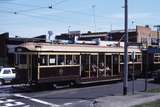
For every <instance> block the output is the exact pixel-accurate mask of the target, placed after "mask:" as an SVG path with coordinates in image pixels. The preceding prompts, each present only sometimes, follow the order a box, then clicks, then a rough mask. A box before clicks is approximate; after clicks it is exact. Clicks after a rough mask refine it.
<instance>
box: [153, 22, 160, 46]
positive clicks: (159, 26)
mask: <svg viewBox="0 0 160 107" xmlns="http://www.w3.org/2000/svg"><path fill="white" fill-rule="evenodd" d="M154 27H156V28H157V42H158V48H159V42H160V40H159V39H160V38H159V31H160V25H155V26H154Z"/></svg>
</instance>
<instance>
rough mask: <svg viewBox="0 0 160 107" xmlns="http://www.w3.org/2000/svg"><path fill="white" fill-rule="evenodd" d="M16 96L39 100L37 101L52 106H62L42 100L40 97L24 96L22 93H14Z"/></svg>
mask: <svg viewBox="0 0 160 107" xmlns="http://www.w3.org/2000/svg"><path fill="white" fill-rule="evenodd" d="M14 96H17V97H22V98H25V99H29V100H31V101H34V102H37V103H41V104H44V105H49V106H51V107H60V105H57V104H53V103H49V102H46V101H42V100H39V99H35V98H32V97H28V96H24V95H21V94H14Z"/></svg>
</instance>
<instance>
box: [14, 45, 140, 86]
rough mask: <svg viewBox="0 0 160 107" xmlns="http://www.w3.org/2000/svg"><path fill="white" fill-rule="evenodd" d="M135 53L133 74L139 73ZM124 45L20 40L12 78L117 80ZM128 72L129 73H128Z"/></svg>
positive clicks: (87, 81)
mask: <svg viewBox="0 0 160 107" xmlns="http://www.w3.org/2000/svg"><path fill="white" fill-rule="evenodd" d="M132 51H134V52H136V59H135V61H134V70H135V74H140V73H141V72H142V54H141V50H140V49H138V48H129V49H128V52H129V56H128V57H129V58H128V59H129V67H128V68H129V72H132V69H133V66H132V59H131V52H132ZM123 58H124V48H123V47H109V46H97V45H78V44H49V43H24V44H22V45H20V46H18V47H17V48H16V68H17V75H16V79H17V80H18V81H19V82H23V83H30V84H32V83H36V84H41V83H59V82H75V83H90V82H100V81H113V80H121V79H122V72H123V65H124V59H123ZM129 74H130V73H129Z"/></svg>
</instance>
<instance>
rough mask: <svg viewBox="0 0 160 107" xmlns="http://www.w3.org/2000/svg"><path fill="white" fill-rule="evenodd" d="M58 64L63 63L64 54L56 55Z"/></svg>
mask: <svg viewBox="0 0 160 107" xmlns="http://www.w3.org/2000/svg"><path fill="white" fill-rule="evenodd" d="M58 65H65V55H58Z"/></svg>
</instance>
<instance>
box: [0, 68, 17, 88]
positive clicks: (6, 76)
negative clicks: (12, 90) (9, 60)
mask: <svg viewBox="0 0 160 107" xmlns="http://www.w3.org/2000/svg"><path fill="white" fill-rule="evenodd" d="M15 76H16V73H15V68H9V67H5V68H3V67H2V68H0V85H3V84H5V83H8V82H12V81H13V80H14V79H15Z"/></svg>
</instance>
